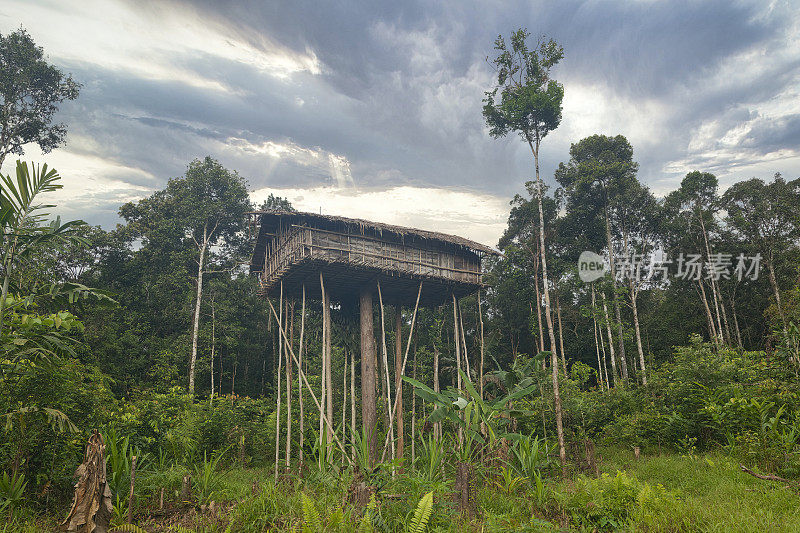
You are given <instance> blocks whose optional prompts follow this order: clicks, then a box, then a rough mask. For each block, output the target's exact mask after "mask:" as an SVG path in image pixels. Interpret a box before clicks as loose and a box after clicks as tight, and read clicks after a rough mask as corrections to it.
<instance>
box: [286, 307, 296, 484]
mask: <svg viewBox="0 0 800 533" xmlns="http://www.w3.org/2000/svg"><path fill="white" fill-rule="evenodd" d="M290 309H291V312H288V313H287V315H288V316H287V317H286V323H287V324H289V346H292V347H294V302H291V305H290V304H289V302H288V301H287V302H286V310H287V311H289V310H290ZM292 381H293V380H292V360H291V359H290V358H288V357H287V358H286V461H285V464H284V467H285V468H286V471H287V472H288V471H289V467H290V466H291V457H292Z"/></svg>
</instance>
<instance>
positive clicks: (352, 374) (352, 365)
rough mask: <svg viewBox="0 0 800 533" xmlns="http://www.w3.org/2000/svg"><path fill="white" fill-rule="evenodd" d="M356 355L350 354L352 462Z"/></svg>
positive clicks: (354, 436)
mask: <svg viewBox="0 0 800 533" xmlns="http://www.w3.org/2000/svg"><path fill="white" fill-rule="evenodd" d="M355 359H356V354H355V352H354V353H351V354H350V443H351V450H350V452H351V453H352V454H353V461H355V460H356V361H355Z"/></svg>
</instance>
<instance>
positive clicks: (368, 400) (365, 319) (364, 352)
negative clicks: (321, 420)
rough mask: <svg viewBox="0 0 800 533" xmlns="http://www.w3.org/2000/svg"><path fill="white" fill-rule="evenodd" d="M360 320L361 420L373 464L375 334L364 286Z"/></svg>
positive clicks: (369, 292)
mask: <svg viewBox="0 0 800 533" xmlns="http://www.w3.org/2000/svg"><path fill="white" fill-rule="evenodd" d="M359 307H360V315H361V316H360V320H361V420H362V425H363V428H364V433H365V434H366V435H367V439H368V443H369V464H370V467H373V466H374V465H375V460H376V457H377V455H378V441H377V423H378V419H377V406H376V405H375V381H376V378H377V376H376V374H375V367H376V364H377V354H376V353H375V352H376V350H375V335H374V330H373V324H372V290H370V289H369V288H365V289H363V290H362V291H361V294H360V295H359Z"/></svg>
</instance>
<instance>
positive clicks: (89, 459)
mask: <svg viewBox="0 0 800 533" xmlns="http://www.w3.org/2000/svg"><path fill="white" fill-rule="evenodd" d="M105 451H106V443H105V441H104V440H103V437H102V435H100V433H98V432H97V430H96V429H95V430H93V431H92V436H91V437H89V441H88V442H87V443H86V452H85V453H84V454H83V463H81V465H80V466H79V467H78V469H77V470H76V471H75V477H76V478H78V481H77V482H76V483H75V495H74V496H73V499H72V508H71V509H70V511H69V514H68V515H67V518H65V519H64V522H62V523H61V525H60V526H59V528H60V529H61V530H62V531H70V532H72V531H74V532H77V533H106V532H107V531H108V527H109V524H110V523H111V511H112V504H111V489H110V488H109V487H108V483H107V482H106V459H105Z"/></svg>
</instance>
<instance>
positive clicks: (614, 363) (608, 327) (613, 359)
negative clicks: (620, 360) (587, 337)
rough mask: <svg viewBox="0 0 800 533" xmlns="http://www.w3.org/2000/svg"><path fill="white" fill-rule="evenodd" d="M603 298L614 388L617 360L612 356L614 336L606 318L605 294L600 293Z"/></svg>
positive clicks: (609, 322)
mask: <svg viewBox="0 0 800 533" xmlns="http://www.w3.org/2000/svg"><path fill="white" fill-rule="evenodd" d="M600 296H601V297H602V298H603V315H604V316H605V319H606V329H607V330H608V351H609V355H610V358H611V376H612V377H613V378H614V386H615V387H616V386H617V376H618V375H619V374H618V373H617V359H616V355H615V354H614V336H613V335H612V334H611V320H610V319H609V318H608V306H607V305H606V293H604V292H603V291H600Z"/></svg>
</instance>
